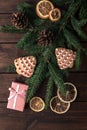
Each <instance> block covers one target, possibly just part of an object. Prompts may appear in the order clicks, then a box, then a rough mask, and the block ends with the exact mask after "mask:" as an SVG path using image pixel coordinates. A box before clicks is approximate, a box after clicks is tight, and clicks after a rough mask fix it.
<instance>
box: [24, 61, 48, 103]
mask: <svg viewBox="0 0 87 130" xmlns="http://www.w3.org/2000/svg"><path fill="white" fill-rule="evenodd" d="M45 67H46V64H45V63H44V61H43V60H41V62H40V63H39V64H38V66H37V67H36V71H35V73H34V75H33V76H32V77H31V78H30V79H28V80H26V83H27V84H28V85H29V90H28V92H27V98H26V102H28V101H30V99H31V98H32V97H33V96H34V94H35V93H36V91H37V90H38V88H39V87H40V84H41V82H42V81H43V79H44V78H45V73H46V72H45Z"/></svg>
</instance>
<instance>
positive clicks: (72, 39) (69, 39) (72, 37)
mask: <svg viewBox="0 0 87 130" xmlns="http://www.w3.org/2000/svg"><path fill="white" fill-rule="evenodd" d="M63 32H64V37H65V38H66V41H67V44H71V45H72V46H73V47H74V48H76V49H78V48H79V49H82V46H81V45H80V41H79V40H78V39H77V37H76V36H75V35H74V34H73V33H72V32H71V31H69V30H67V29H64V30H63Z"/></svg>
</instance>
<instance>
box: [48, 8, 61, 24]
mask: <svg viewBox="0 0 87 130" xmlns="http://www.w3.org/2000/svg"><path fill="white" fill-rule="evenodd" d="M60 18H61V11H60V9H58V8H55V9H53V10H51V11H50V13H49V19H50V20H51V21H52V22H56V21H58V20H59V19H60Z"/></svg>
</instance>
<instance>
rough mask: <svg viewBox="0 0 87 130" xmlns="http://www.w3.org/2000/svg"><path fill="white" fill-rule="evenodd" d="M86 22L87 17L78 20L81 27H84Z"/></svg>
mask: <svg viewBox="0 0 87 130" xmlns="http://www.w3.org/2000/svg"><path fill="white" fill-rule="evenodd" d="M86 23H87V18H86V19H82V20H80V21H79V22H78V25H79V26H80V27H83V26H85V25H86Z"/></svg>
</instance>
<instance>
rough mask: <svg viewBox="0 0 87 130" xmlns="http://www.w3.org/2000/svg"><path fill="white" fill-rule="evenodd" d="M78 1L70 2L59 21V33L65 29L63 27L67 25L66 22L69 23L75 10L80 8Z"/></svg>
mask: <svg viewBox="0 0 87 130" xmlns="http://www.w3.org/2000/svg"><path fill="white" fill-rule="evenodd" d="M80 4H81V3H80V0H79V1H76V2H74V0H72V2H71V4H70V6H69V8H68V10H67V12H66V14H64V16H63V18H62V19H61V21H60V29H59V32H60V31H61V30H62V29H64V28H65V26H66V25H67V22H68V21H69V19H70V18H71V17H72V16H74V15H75V13H76V12H77V10H78V9H79V7H80Z"/></svg>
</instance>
